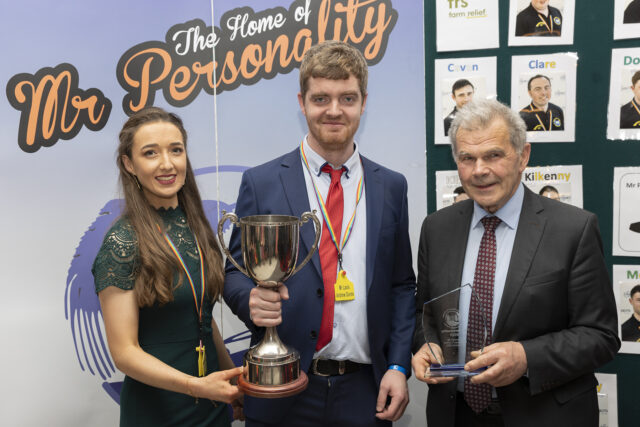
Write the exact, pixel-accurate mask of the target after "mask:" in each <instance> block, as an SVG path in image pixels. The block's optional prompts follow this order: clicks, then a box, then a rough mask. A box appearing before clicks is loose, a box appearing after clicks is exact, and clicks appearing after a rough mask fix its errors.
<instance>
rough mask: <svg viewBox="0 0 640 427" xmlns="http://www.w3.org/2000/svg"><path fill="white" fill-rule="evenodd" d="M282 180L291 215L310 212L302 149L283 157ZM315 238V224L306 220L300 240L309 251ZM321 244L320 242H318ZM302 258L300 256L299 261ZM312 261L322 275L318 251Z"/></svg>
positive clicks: (301, 228)
mask: <svg viewBox="0 0 640 427" xmlns="http://www.w3.org/2000/svg"><path fill="white" fill-rule="evenodd" d="M280 166H281V167H280V180H281V182H282V187H283V189H284V194H285V196H286V198H287V202H288V203H289V208H290V209H291V215H293V216H295V217H297V218H300V217H301V216H302V214H303V213H304V212H309V211H310V210H311V207H310V205H309V196H308V194H307V186H306V181H305V179H304V174H305V171H304V170H303V168H302V160H301V159H300V150H299V149H298V148H296V149H295V150H293V151H292V152H290V153H289V154H287V155H285V156H284V157H283V158H282V162H281V164H280ZM314 239H315V234H314V226H313V223H312V222H310V221H309V222H306V223H304V224H303V225H302V227H300V240H301V241H302V245H303V246H304V247H305V248H306V253H309V250H311V247H312V246H313V240H314ZM318 244H319V243H318ZM301 261H302V258H301V257H299V259H298V262H301ZM311 263H312V264H313V266H314V268H315V269H316V271H317V272H318V274H319V275H320V277H322V269H321V268H320V257H319V256H318V252H317V251H316V253H315V254H313V257H312V258H311Z"/></svg>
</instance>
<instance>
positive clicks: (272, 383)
mask: <svg viewBox="0 0 640 427" xmlns="http://www.w3.org/2000/svg"><path fill="white" fill-rule="evenodd" d="M223 214H224V215H223V216H222V218H221V219H220V221H219V222H218V238H219V239H220V245H221V246H222V250H223V251H224V253H225V254H226V255H227V258H228V259H229V261H231V263H232V264H233V265H235V266H236V268H237V269H238V270H240V271H241V272H242V273H243V274H244V275H246V276H247V277H249V278H251V279H252V280H253V281H254V282H256V283H258V285H259V286H262V287H267V288H272V289H274V290H275V289H276V288H277V287H278V286H279V285H278V283H279V282H284V281H285V280H287V279H288V278H289V277H291V276H293V275H294V274H296V273H297V272H298V271H300V269H301V268H302V267H303V266H304V265H305V264H306V263H307V262H309V260H310V259H311V257H312V256H313V254H314V252H315V251H316V249H317V247H318V240H319V239H320V232H321V230H322V229H321V225H320V221H318V219H317V218H316V216H315V213H311V212H305V213H303V214H302V216H301V217H300V219H298V218H297V217H294V216H287V215H254V216H247V217H244V218H240V219H238V216H237V215H235V214H233V213H225V212H223ZM309 219H311V220H312V221H313V223H314V224H315V240H314V242H313V246H312V247H311V249H310V250H309V253H308V254H307V257H306V258H305V259H304V260H303V261H302V262H301V263H300V264H299V265H298V266H297V267H296V262H297V259H298V244H299V241H300V227H301V226H302V224H304V223H306V222H307V221H308V220H309ZM227 220H230V221H231V223H233V224H235V225H236V226H238V227H240V232H241V242H242V258H243V261H244V265H245V268H243V267H241V266H240V265H239V264H238V263H237V262H236V260H235V259H234V258H233V256H231V253H230V252H229V249H228V248H227V246H226V245H225V243H224V237H223V235H222V228H223V226H224V223H225V222H226V221H227ZM308 381H309V380H308V378H307V375H306V374H305V373H304V371H300V355H299V353H298V352H297V351H296V350H295V349H293V348H290V347H287V346H286V345H285V344H283V343H282V341H281V340H280V338H279V337H278V333H277V331H276V328H275V327H267V328H265V334H264V337H263V338H262V340H261V341H260V342H259V343H258V344H257V345H255V346H253V347H251V348H250V349H249V350H248V351H247V353H246V354H245V356H244V372H243V374H242V375H241V376H240V377H239V379H238V387H239V388H240V389H241V390H242V391H243V392H244V393H245V394H247V395H249V396H254V397H267V398H276V397H285V396H291V395H293V394H296V393H299V392H301V391H303V390H304V389H305V388H306V387H307V383H308Z"/></svg>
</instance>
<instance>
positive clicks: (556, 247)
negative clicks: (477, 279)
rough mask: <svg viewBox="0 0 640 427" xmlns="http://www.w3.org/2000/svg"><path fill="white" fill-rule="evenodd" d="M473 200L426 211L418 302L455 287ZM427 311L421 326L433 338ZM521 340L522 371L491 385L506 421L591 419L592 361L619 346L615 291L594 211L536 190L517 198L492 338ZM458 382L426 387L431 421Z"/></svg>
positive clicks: (440, 422) (594, 408)
mask: <svg viewBox="0 0 640 427" xmlns="http://www.w3.org/2000/svg"><path fill="white" fill-rule="evenodd" d="M472 214H473V201H472V200H466V201H464V202H460V203H457V204H455V205H452V206H450V207H448V208H445V209H441V210H440V211H438V212H435V213H433V214H432V215H429V216H428V217H427V218H426V219H425V221H424V223H423V225H422V232H421V235H420V249H419V253H418V300H417V308H418V309H419V312H420V313H419V314H420V315H419V316H417V318H418V322H417V329H416V333H415V337H414V351H417V349H419V348H420V347H421V346H422V344H424V342H425V339H424V336H423V330H422V323H421V311H422V303H423V302H425V301H428V300H429V299H431V298H434V297H437V296H439V295H441V294H443V293H444V292H446V291H447V290H449V289H454V288H455V287H457V286H460V284H461V283H460V280H461V277H462V268H463V262H464V256H465V251H466V245H467V238H468V233H469V227H470V223H471V216H472ZM437 315H438V313H434V316H433V317H432V318H431V320H432V322H431V324H430V326H429V327H427V333H428V334H429V335H430V336H431V337H432V339H433V340H435V342H438V334H437V330H436V329H435V328H434V327H433V326H434V325H435V318H436V316H437ZM502 341H519V342H521V343H522V345H523V347H524V350H525V352H526V356H527V364H528V374H527V375H525V376H523V377H521V378H520V379H518V380H517V381H515V382H514V383H513V384H511V385H509V386H506V387H500V388H498V389H497V393H498V398H499V400H500V403H501V405H502V410H503V416H504V421H505V425H506V426H507V427H510V426H518V427H523V426H543V425H545V426H546V425H553V426H563V427H566V426H580V427H584V426H594V427H595V426H597V425H598V405H597V395H596V388H595V386H596V385H597V381H596V379H595V376H594V375H593V372H594V369H596V368H597V367H598V366H600V365H602V364H603V363H606V362H608V361H609V360H611V359H612V358H613V356H614V354H615V353H616V351H617V350H618V348H619V347H620V340H619V339H618V337H617V314H616V307H615V301H614V297H613V290H612V286H611V282H610V280H609V275H608V272H607V269H606V266H605V263H604V258H603V253H602V242H601V239H600V232H599V230H598V224H597V219H596V217H595V215H593V214H591V213H589V212H586V211H584V210H582V209H578V208H575V207H573V206H571V205H568V204H565V203H562V202H558V201H555V200H551V199H548V198H545V197H541V196H539V195H537V194H534V193H533V192H531V191H530V190H529V189H527V188H526V187H525V196H524V202H523V206H522V213H521V214H520V221H519V223H518V229H517V231H516V238H515V241H514V246H513V252H512V254H511V261H510V264H509V270H508V273H507V278H506V283H505V288H504V293H503V295H502V301H501V304H500V308H499V311H498V317H497V320H496V324H495V327H494V330H493V342H502ZM456 386H457V382H456V381H452V382H450V383H448V384H441V385H432V386H429V395H428V401H427V422H428V425H429V427H440V426H443V427H444V426H453V422H454V414H455V401H456V399H455V393H456Z"/></svg>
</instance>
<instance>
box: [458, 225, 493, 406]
mask: <svg viewBox="0 0 640 427" xmlns="http://www.w3.org/2000/svg"><path fill="white" fill-rule="evenodd" d="M480 221H482V225H484V234H483V235H482V240H480V250H479V251H478V259H477V261H476V271H475V273H474V276H473V292H474V293H475V295H476V296H477V297H478V298H476V297H474V296H473V295H472V296H471V303H470V305H469V324H468V326H467V351H466V353H467V359H468V358H469V353H471V351H474V350H480V349H482V348H483V346H487V345H489V344H491V331H492V329H493V328H492V325H491V322H492V314H493V284H494V282H495V275H496V227H497V226H498V225H499V224H500V218H498V217H496V216H485V217H484V218H482V219H481V220H480ZM478 299H479V300H480V303H481V304H482V306H480V303H479V302H478ZM483 313H484V316H483ZM485 321H486V327H487V329H488V331H487V342H486V343H485V342H483V341H484V328H485ZM464 400H465V401H466V402H467V404H468V405H469V406H470V407H471V409H473V410H474V412H476V413H479V412H482V411H483V410H484V409H485V408H486V407H487V406H489V404H490V403H491V386H490V385H489V384H473V383H471V382H470V381H469V377H467V378H465V380H464Z"/></svg>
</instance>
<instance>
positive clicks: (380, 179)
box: [224, 149, 415, 423]
mask: <svg viewBox="0 0 640 427" xmlns="http://www.w3.org/2000/svg"><path fill="white" fill-rule="evenodd" d="M361 158H362V165H363V170H364V185H365V192H366V210H367V249H366V281H367V283H366V288H367V322H368V328H369V330H368V331H367V332H368V338H369V346H370V355H371V360H372V367H373V372H374V376H375V380H376V382H377V383H378V384H379V383H380V380H381V378H382V375H384V373H385V372H386V370H387V367H388V366H389V365H390V364H398V365H401V366H404V367H405V368H406V369H407V370H408V371H409V370H410V369H411V362H410V358H411V340H412V336H413V329H414V315H413V313H414V307H415V275H414V273H413V268H412V259H411V245H410V242H409V232H408V213H407V181H406V179H405V178H404V176H402V175H401V174H399V173H397V172H393V171H391V170H389V169H386V168H384V167H382V166H380V165H378V164H376V163H374V162H372V161H370V160H368V159H366V158H365V157H362V156H361ZM309 210H310V207H309V197H308V195H307V190H306V184H305V179H304V170H303V167H302V163H301V159H300V151H299V149H295V150H294V151H292V152H290V153H288V154H285V155H284V156H282V157H279V158H277V159H275V160H272V161H270V162H268V163H266V164H263V165H261V166H257V167H255V168H252V169H249V170H247V171H246V172H245V173H244V174H243V176H242V182H241V184H240V191H239V195H238V202H237V205H236V214H237V215H238V217H240V218H242V217H245V216H249V215H258V214H274V215H293V216H296V217H300V216H301V215H302V213H303V212H308V211H309ZM313 240H314V230H313V225H312V223H311V222H308V223H305V224H303V225H302V227H301V229H300V248H299V254H298V260H302V259H304V258H305V257H306V256H307V254H308V252H309V249H310V248H311V246H312V244H313ZM229 249H230V251H231V254H232V255H233V256H234V258H235V259H236V260H237V261H238V262H239V263H240V262H242V254H241V244H240V231H239V229H237V228H235V229H234V230H233V233H232V236H231V241H230V244H229ZM286 285H287V287H288V288H289V296H290V299H289V300H288V301H284V302H283V304H282V324H281V325H279V326H278V328H277V329H278V335H279V336H280V338H281V339H282V341H283V342H284V343H285V344H287V345H290V346H292V347H294V348H295V349H296V350H298V351H299V352H300V369H302V370H304V371H308V370H309V367H310V364H311V360H312V358H313V354H314V352H315V346H316V341H317V333H318V331H319V328H320V322H321V319H322V306H323V296H322V292H323V289H324V286H323V282H322V270H321V267H320V258H319V255H318V253H317V252H316V253H315V254H314V255H313V257H312V259H311V261H310V262H309V263H308V264H307V265H305V266H304V267H303V268H302V269H301V270H300V271H299V272H298V273H297V274H295V275H294V276H292V277H291V278H290V279H289V280H287V283H286ZM254 286H255V284H254V283H253V282H252V281H251V280H250V279H248V278H247V277H246V276H244V275H243V274H242V273H240V272H239V271H238V270H237V269H236V268H235V267H233V265H231V264H230V263H229V262H227V265H226V276H225V282H224V300H225V301H226V303H227V304H228V305H229V307H230V308H231V310H232V311H233V312H234V313H235V314H236V315H237V316H238V317H239V318H240V319H241V320H242V321H243V322H244V323H245V324H246V325H247V327H248V328H249V330H251V333H252V344H255V343H256V342H257V341H258V340H259V339H260V338H261V337H262V335H263V333H264V330H263V328H259V327H256V326H255V325H254V324H253V323H252V322H251V319H250V318H249V293H250V291H251V289H253V287H254ZM294 401H295V396H293V397H289V398H283V399H268V400H267V399H255V398H251V397H249V396H247V397H245V404H244V412H245V414H246V415H247V416H248V417H250V418H252V419H256V420H260V421H263V422H270V423H277V422H279V421H280V420H281V419H282V418H283V417H284V416H285V415H286V413H287V410H288V408H289V406H290V405H292V404H293V402H294Z"/></svg>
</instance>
